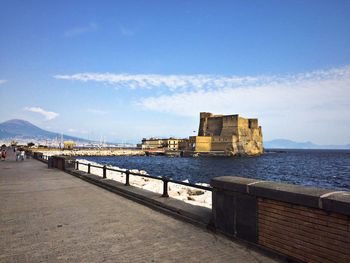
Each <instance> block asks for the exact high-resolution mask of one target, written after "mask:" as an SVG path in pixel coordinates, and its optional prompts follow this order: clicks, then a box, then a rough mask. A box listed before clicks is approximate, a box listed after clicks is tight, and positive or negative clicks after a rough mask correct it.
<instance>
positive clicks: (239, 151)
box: [189, 112, 263, 155]
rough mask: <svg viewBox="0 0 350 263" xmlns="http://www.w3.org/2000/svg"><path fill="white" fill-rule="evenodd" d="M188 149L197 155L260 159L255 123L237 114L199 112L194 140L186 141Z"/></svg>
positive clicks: (256, 121) (259, 131)
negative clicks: (258, 156)
mask: <svg viewBox="0 0 350 263" xmlns="http://www.w3.org/2000/svg"><path fill="white" fill-rule="evenodd" d="M189 147H190V150H192V151H195V152H198V153H204V152H207V153H214V152H224V154H225V155H260V154H262V153H263V141H262V132H261V126H259V124H258V119H245V118H242V117H240V116H239V115H238V114H235V115H214V114H212V113H209V112H201V113H200V123H199V130H198V136H191V137H190V138H189Z"/></svg>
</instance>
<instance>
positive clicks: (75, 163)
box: [32, 154, 213, 197]
mask: <svg viewBox="0 0 350 263" xmlns="http://www.w3.org/2000/svg"><path fill="white" fill-rule="evenodd" d="M32 156H33V158H35V159H38V160H40V161H43V162H45V163H50V161H49V157H51V156H47V155H44V154H38V155H32ZM68 162H69V163H70V164H73V166H74V169H75V170H79V165H85V166H87V173H88V174H91V167H93V168H100V169H102V177H103V178H104V179H107V171H113V172H119V173H122V174H125V183H124V185H126V186H129V185H130V175H133V176H139V177H146V178H150V179H155V180H159V181H162V182H163V193H162V197H169V194H168V183H173V184H179V185H184V186H188V187H192V188H197V189H201V190H205V191H212V190H213V188H212V187H210V186H204V185H198V184H191V183H187V182H182V181H178V180H173V179H171V178H168V177H157V176H152V175H149V174H142V173H136V172H132V171H131V170H129V169H116V168H110V167H107V165H93V164H91V163H81V162H79V161H73V160H69V161H68Z"/></svg>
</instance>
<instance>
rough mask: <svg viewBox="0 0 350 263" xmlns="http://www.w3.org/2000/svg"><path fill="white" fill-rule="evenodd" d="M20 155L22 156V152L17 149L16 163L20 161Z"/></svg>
mask: <svg viewBox="0 0 350 263" xmlns="http://www.w3.org/2000/svg"><path fill="white" fill-rule="evenodd" d="M20 155H21V153H20V151H19V150H18V149H16V162H17V161H19V157H20Z"/></svg>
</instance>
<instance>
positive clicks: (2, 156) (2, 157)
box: [1, 149, 7, 161]
mask: <svg viewBox="0 0 350 263" xmlns="http://www.w3.org/2000/svg"><path fill="white" fill-rule="evenodd" d="M6 156H7V152H6V149H2V151H1V160H2V161H5V160H6Z"/></svg>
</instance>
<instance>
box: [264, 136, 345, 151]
mask: <svg viewBox="0 0 350 263" xmlns="http://www.w3.org/2000/svg"><path fill="white" fill-rule="evenodd" d="M264 147H265V148H266V149H339V150H342V149H344V150H345V149H350V144H347V145H318V144H314V143H312V142H295V141H291V140H287V139H276V140H272V141H265V142H264Z"/></svg>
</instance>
